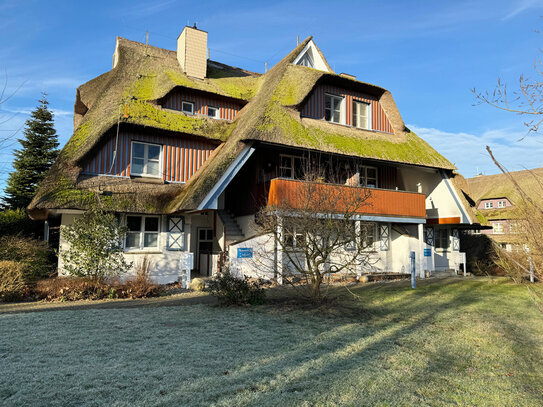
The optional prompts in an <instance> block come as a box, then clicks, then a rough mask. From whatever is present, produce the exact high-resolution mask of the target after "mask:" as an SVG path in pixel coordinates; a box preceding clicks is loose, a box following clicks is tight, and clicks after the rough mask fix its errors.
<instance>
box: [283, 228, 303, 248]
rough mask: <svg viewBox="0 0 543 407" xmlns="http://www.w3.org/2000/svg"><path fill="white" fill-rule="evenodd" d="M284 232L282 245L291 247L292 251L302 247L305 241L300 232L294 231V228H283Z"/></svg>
mask: <svg viewBox="0 0 543 407" xmlns="http://www.w3.org/2000/svg"><path fill="white" fill-rule="evenodd" d="M283 231H284V237H283V239H284V244H285V246H287V247H292V248H293V249H296V248H300V247H303V245H304V241H305V235H304V234H303V233H301V232H300V231H298V230H296V227H295V226H292V227H288V226H285V227H284V228H283Z"/></svg>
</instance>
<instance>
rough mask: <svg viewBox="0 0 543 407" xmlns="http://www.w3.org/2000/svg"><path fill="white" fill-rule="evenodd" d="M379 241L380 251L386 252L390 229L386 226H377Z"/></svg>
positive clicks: (388, 245)
mask: <svg viewBox="0 0 543 407" xmlns="http://www.w3.org/2000/svg"><path fill="white" fill-rule="evenodd" d="M379 240H380V241H381V251H384V252H385V251H387V250H388V249H389V247H390V228H389V227H388V225H379Z"/></svg>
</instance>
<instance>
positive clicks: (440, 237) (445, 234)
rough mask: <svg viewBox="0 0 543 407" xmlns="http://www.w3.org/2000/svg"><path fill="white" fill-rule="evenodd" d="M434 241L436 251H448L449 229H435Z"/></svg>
mask: <svg viewBox="0 0 543 407" xmlns="http://www.w3.org/2000/svg"><path fill="white" fill-rule="evenodd" d="M434 240H435V244H436V249H444V250H446V249H448V248H449V244H450V243H449V230H448V229H435V231H434Z"/></svg>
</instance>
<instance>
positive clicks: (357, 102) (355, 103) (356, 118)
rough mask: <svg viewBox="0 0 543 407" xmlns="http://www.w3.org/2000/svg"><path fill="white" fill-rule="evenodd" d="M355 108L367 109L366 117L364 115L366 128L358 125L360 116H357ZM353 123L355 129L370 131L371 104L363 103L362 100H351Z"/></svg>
mask: <svg viewBox="0 0 543 407" xmlns="http://www.w3.org/2000/svg"><path fill="white" fill-rule="evenodd" d="M357 106H365V107H366V109H367V115H366V120H367V122H366V126H361V125H360V120H359V119H360V114H357V111H358V107H357ZM353 123H356V124H355V125H354V126H355V127H356V128H357V129H363V130H372V128H371V104H370V103H367V102H364V101H362V100H353Z"/></svg>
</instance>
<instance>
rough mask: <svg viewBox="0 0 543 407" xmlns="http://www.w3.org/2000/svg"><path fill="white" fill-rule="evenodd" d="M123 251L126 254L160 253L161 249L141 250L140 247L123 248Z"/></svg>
mask: <svg viewBox="0 0 543 407" xmlns="http://www.w3.org/2000/svg"><path fill="white" fill-rule="evenodd" d="M124 253H126V254H162V252H161V251H157V250H141V249H136V250H125V251H124Z"/></svg>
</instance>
